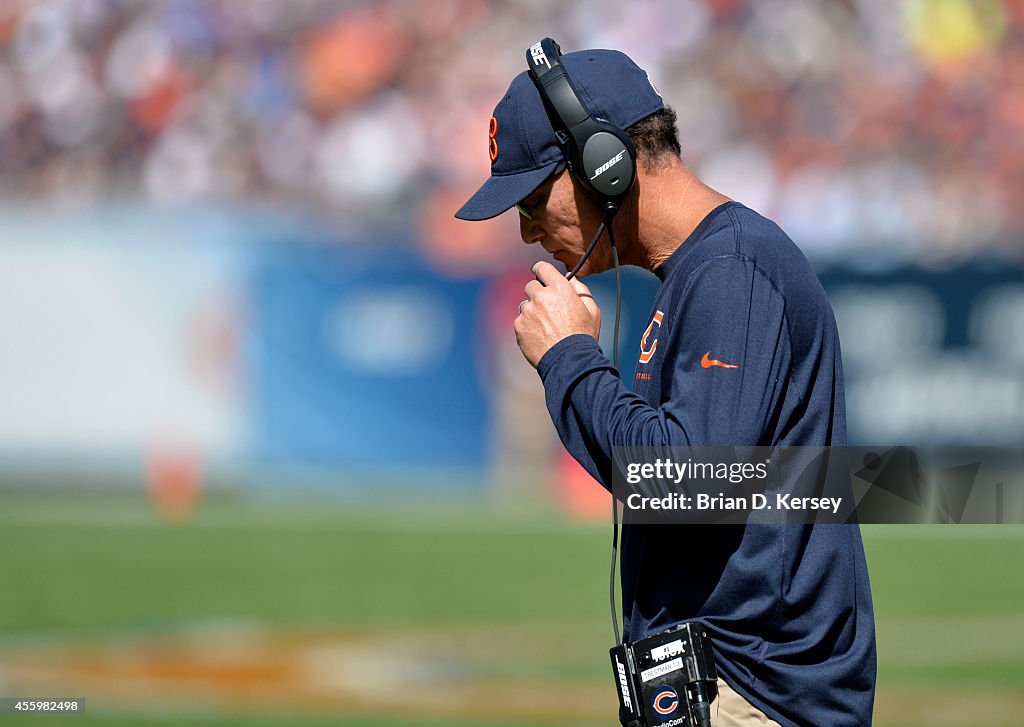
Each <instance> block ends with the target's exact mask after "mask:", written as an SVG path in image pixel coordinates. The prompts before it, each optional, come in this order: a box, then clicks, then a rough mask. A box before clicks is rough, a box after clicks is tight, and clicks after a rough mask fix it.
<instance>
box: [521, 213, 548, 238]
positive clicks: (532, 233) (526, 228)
mask: <svg viewBox="0 0 1024 727" xmlns="http://www.w3.org/2000/svg"><path fill="white" fill-rule="evenodd" d="M519 236H520V237H522V238H523V242H525V243H526V244H527V245H532V244H533V243H535V242H540V240H541V238H542V237H544V230H543V228H541V226H540V225H538V224H537V221H536V220H528V219H526V218H525V217H523V216H522V215H520V216H519Z"/></svg>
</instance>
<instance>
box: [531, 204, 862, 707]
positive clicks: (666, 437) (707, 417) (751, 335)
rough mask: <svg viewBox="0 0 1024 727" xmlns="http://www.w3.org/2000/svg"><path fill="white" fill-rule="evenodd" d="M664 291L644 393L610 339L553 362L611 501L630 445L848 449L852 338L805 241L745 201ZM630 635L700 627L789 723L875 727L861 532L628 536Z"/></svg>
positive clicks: (694, 242)
mask: <svg viewBox="0 0 1024 727" xmlns="http://www.w3.org/2000/svg"><path fill="white" fill-rule="evenodd" d="M655 273H656V274H657V275H658V277H659V278H660V279H661V280H662V286H661V288H660V289H659V291H658V293H657V296H656V297H655V300H654V303H653V308H652V313H651V325H650V327H649V328H648V329H647V331H646V332H645V334H644V337H643V340H642V341H641V347H640V358H639V363H638V365H637V374H636V380H635V382H634V387H633V390H632V391H630V390H628V389H627V388H626V387H625V386H624V385H623V383H622V381H621V380H620V379H619V377H618V374H617V373H616V371H615V370H614V368H613V367H612V364H611V362H610V361H609V360H608V359H607V357H606V356H605V355H604V354H603V352H602V351H601V349H600V347H599V346H598V344H597V342H596V341H595V340H594V339H593V338H591V337H589V336H585V335H574V336H570V337H568V338H566V339H564V340H562V341H560V342H559V343H557V344H556V345H555V346H553V347H552V348H551V349H550V350H549V351H548V352H547V353H546V354H545V355H544V356H543V358H542V359H541V361H540V362H539V364H538V367H537V368H538V372H539V374H540V376H541V379H542V381H543V382H544V390H545V395H546V399H547V405H548V410H549V411H550V413H551V417H552V420H553V421H554V424H555V427H556V428H557V430H558V433H559V436H560V437H561V439H562V442H563V443H564V445H565V446H566V448H567V449H568V450H569V452H570V453H571V454H572V455H573V456H574V457H575V458H576V459H577V460H578V461H579V462H580V463H581V464H582V465H583V466H584V467H585V468H586V469H587V470H588V471H589V472H590V473H591V474H592V475H593V476H594V477H595V478H597V479H598V480H599V481H601V482H602V483H603V484H604V485H605V486H606V487H608V488H609V489H610V488H611V485H612V448H613V447H618V446H630V447H631V446H642V447H659V446H674V445H680V446H711V445H751V446H754V445H758V446H775V445H778V446H827V445H832V446H844V445H845V444H846V419H845V416H846V415H845V408H844V399H843V374H842V361H841V357H840V351H839V337H838V333H837V330H836V325H835V320H834V318H833V315H832V310H831V307H830V306H829V303H828V299H827V297H826V295H825V292H824V290H823V289H822V287H821V284H820V283H819V281H818V279H817V277H816V276H815V275H814V272H813V270H812V269H811V267H810V265H809V264H808V262H807V260H806V258H805V257H804V256H803V254H802V253H801V252H800V250H799V249H798V248H797V247H796V245H795V244H794V243H793V242H792V241H791V240H790V239H789V237H787V236H786V234H785V233H784V232H783V231H782V230H781V229H779V227H778V226H776V225H775V224H774V223H772V222H771V221H769V220H767V219H765V218H764V217H762V216H760V215H758V214H757V213H755V212H753V211H751V210H749V209H747V208H746V207H744V206H742V205H740V204H737V203H735V202H728V203H725V204H723V205H721V206H719V207H717V208H716V209H715V210H713V211H712V212H711V213H710V214H709V215H708V216H707V217H706V218H705V219H704V220H703V221H702V222H701V224H700V225H699V226H698V227H697V229H695V230H694V231H693V233H692V234H691V235H690V236H689V238H687V240H686V241H685V242H684V243H683V244H682V245H680V247H679V248H678V249H677V250H676V251H675V253H673V254H672V256H671V257H670V258H669V259H668V260H666V261H665V263H664V264H663V265H662V266H661V267H660V268H659V269H657V270H656V271H655ZM621 580H622V601H623V633H624V636H625V638H626V639H627V640H628V641H636V640H638V639H642V638H645V637H647V636H650V635H652V634H654V633H658V632H660V631H662V630H664V629H666V628H668V627H670V626H672V625H674V624H676V623H679V622H681V621H686V620H690V619H699V620H701V621H702V622H703V623H705V624H706V625H707V626H708V628H709V629H710V632H711V635H712V638H713V641H714V648H715V655H716V663H717V665H718V669H719V672H720V674H721V676H722V678H723V679H725V681H726V682H728V683H729V685H730V686H732V687H733V688H734V689H736V691H738V692H739V693H740V694H742V695H743V696H744V697H746V698H747V699H748V700H749V701H750V702H751V703H752V704H754V705H755V706H757V707H758V708H759V709H761V710H762V711H764V712H765V713H766V714H767V715H769V716H770V717H771V718H772V719H775V720H776V721H778V722H779V723H781V724H783V725H787V726H791V725H801V726H803V725H813V726H815V727H820V726H823V725H828V726H829V727H846V726H847V725H849V726H850V727H852V726H854V725H856V726H857V727H863V725H869V724H870V723H871V714H872V705H873V701H874V685H875V664H876V658H875V636H874V617H873V613H872V606H871V592H870V586H869V583H868V574H867V563H866V560H865V557H864V547H863V544H862V542H861V537H860V530H859V528H858V527H857V526H856V525H754V524H748V525H746V526H742V525H643V524H637V523H629V522H627V523H625V524H624V526H623V530H622V572H621Z"/></svg>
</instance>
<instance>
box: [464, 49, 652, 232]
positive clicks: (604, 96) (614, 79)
mask: <svg viewBox="0 0 1024 727" xmlns="http://www.w3.org/2000/svg"><path fill="white" fill-rule="evenodd" d="M562 63H563V64H564V65H565V68H566V71H567V73H568V74H569V78H570V80H571V81H572V84H573V86H575V87H576V90H577V92H578V93H579V95H580V100H581V101H583V104H584V106H586V107H587V109H588V110H589V111H590V112H591V113H592V114H593V115H594V116H597V117H600V118H602V119H605V120H606V121H610V122H611V123H613V124H615V125H616V126H619V127H620V128H622V129H625V128H626V127H627V126H632V125H633V124H635V123H636V122H637V121H640V119H643V118H646V117H648V116H650V115H651V114H653V113H655V112H656V111H659V110H660V109H662V108H664V107H665V104H664V103H663V102H662V100H661V95H660V94H659V93H658V91H657V89H655V88H654V85H653V84H652V83H651V79H650V78H648V77H647V72H646V71H644V70H643V69H642V68H640V67H639V66H638V65H637V64H636V63H634V62H633V61H632V60H630V58H629V56H627V55H626V54H624V53H620V52H619V51H614V50H584V51H577V52H575V53H566V54H565V55H563V56H562ZM489 151H490V155H491V176H490V177H489V178H488V179H487V181H486V182H484V183H483V185H482V186H481V187H480V189H478V190H477V191H476V193H475V194H474V195H473V196H472V197H470V198H469V201H468V202H466V204H464V205H462V208H461V209H460V210H459V211H458V212H456V213H455V216H456V217H458V218H459V219H460V220H487V219H490V218H491V217H497V216H498V215H500V214H501V213H502V212H504V211H505V210H507V209H510V208H511V207H512V206H513V205H515V204H516V203H517V202H520V201H522V200H524V199H526V198H527V197H529V196H530V194H531V193H532V192H533V191H534V190H535V189H537V187H539V186H540V185H541V184H542V183H543V182H544V180H545V179H547V178H548V177H549V176H550V175H551V173H552V172H554V171H555V167H557V166H558V164H559V163H560V162H563V161H565V155H564V154H563V153H562V149H561V147H560V146H559V145H558V141H557V139H556V138H555V130H554V128H553V127H552V126H551V121H550V119H549V118H548V114H547V111H545V110H544V102H543V101H541V97H540V92H539V91H538V90H537V87H536V85H534V83H533V80H532V79H531V78H530V75H529V73H527V72H526V71H523V72H522V73H520V74H519V75H518V76H516V77H515V79H514V80H513V81H512V85H510V86H509V87H508V91H507V92H506V93H505V97H504V98H503V99H502V100H501V101H500V102H498V105H497V106H496V107H495V108H494V116H492V117H491V123H490V129H489Z"/></svg>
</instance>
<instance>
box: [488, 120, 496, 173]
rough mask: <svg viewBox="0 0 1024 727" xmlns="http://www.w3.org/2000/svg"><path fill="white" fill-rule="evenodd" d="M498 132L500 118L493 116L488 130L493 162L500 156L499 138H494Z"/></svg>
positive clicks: (489, 149) (489, 148) (489, 147)
mask: <svg viewBox="0 0 1024 727" xmlns="http://www.w3.org/2000/svg"><path fill="white" fill-rule="evenodd" d="M497 133H498V120H497V119H496V118H494V117H493V116H492V117H491V126H490V129H489V130H488V131H487V150H488V151H489V152H490V153H491V161H492V162H493V161H494V160H495V159H497V158H498V140H497V139H495V138H494V135H495V134H497Z"/></svg>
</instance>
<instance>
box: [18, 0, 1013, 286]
mask: <svg viewBox="0 0 1024 727" xmlns="http://www.w3.org/2000/svg"><path fill="white" fill-rule="evenodd" d="M544 35H551V36H553V37H555V38H556V39H557V40H558V41H559V43H560V44H561V46H562V48H563V50H565V51H571V50H575V49H580V48H585V47H612V48H619V49H621V50H624V51H625V52H627V53H628V54H630V55H631V56H632V57H633V58H634V59H635V60H636V61H637V62H638V63H639V64H640V65H641V66H642V67H644V68H646V69H647V70H648V72H649V75H650V77H651V79H652V80H653V81H654V82H655V84H656V85H657V87H658V89H659V90H660V92H661V93H662V95H663V96H664V98H665V100H666V102H667V103H669V104H670V105H672V106H673V107H674V108H675V109H676V110H677V112H678V114H679V122H680V132H681V140H682V146H683V156H684V160H685V161H686V163H687V164H688V165H690V166H691V167H692V168H694V169H695V170H696V171H697V172H698V173H699V174H700V175H702V176H703V177H704V178H705V179H706V180H707V181H708V182H709V183H711V184H712V186H715V187H717V188H718V189H720V190H721V191H722V192H724V193H725V194H727V195H729V196H731V197H733V198H735V199H738V200H739V201H741V202H744V203H745V204H747V205H748V206H750V207H753V208H754V209H757V210H758V211H760V212H762V213H764V214H766V215H768V216H769V217H771V218H773V219H775V220H776V221H778V222H779V223H780V224H781V225H782V226H783V227H784V228H785V229H786V230H787V231H788V232H789V233H790V234H791V235H792V236H793V237H794V239H796V240H797V242H798V243H799V244H801V245H802V246H803V247H804V248H805V249H806V250H807V251H808V252H809V253H810V254H812V255H818V256H825V257H827V256H848V255H851V254H857V255H862V254H865V253H867V254H874V253H875V252H877V253H878V254H879V255H884V256H886V257H889V258H912V259H914V260H916V261H919V262H926V263H927V262H929V261H932V260H937V261H948V260H949V259H951V258H958V257H964V256H968V255H972V254H975V253H977V252H979V251H992V250H995V251H998V252H999V253H1000V254H1007V255H1011V256H1019V255H1021V250H1022V249H1024V204H1022V202H1024V0H906V1H905V2H892V1H891V0H673V1H672V2H669V1H667V0H666V1H664V2H657V1H655V0H631V1H630V2H621V0H578V1H575V2H564V3H549V2H540V1H539V0H518V1H516V2H501V1H499V0H430V2H408V1H406V0H391V1H380V2H339V1H331V0H35V1H32V0H21V1H19V0H5V2H3V3H2V4H0V165H2V168H3V175H2V176H0V205H3V206H4V207H7V208H18V209H22V208H26V207H28V208H31V207H40V208H43V209H44V210H52V209H60V210H65V209H78V208H83V207H93V206H97V205H107V204H111V203H120V202H124V201H128V202H131V203H135V202H139V201H142V202H145V203H147V204H151V203H155V204H161V205H163V204H170V205H185V206H187V205H191V204H202V205H206V204H214V205H227V206H230V207H238V208H241V209H251V208H256V209H260V210H271V211H280V212H281V213H284V214H288V215H297V216H299V217H300V218H302V219H308V220H310V221H315V222H316V223H317V224H323V225H327V226H330V227H334V228H336V229H338V230H340V231H344V232H345V233H346V234H348V235H349V236H351V237H355V238H362V239H369V240H372V239H373V238H374V236H375V235H383V234H388V235H394V236H398V237H404V239H408V240H414V241H415V243H411V244H416V245H420V246H422V249H423V251H424V252H425V254H427V255H428V256H429V257H430V258H431V259H433V260H435V261H437V263H438V264H439V265H442V266H444V267H445V269H446V270H449V271H452V272H469V273H475V272H478V271H494V270H497V269H501V268H502V267H503V266H507V265H509V264H511V263H513V262H515V263H516V264H518V263H519V262H521V260H522V259H523V255H524V253H523V252H522V248H523V246H522V245H510V244H507V243H505V244H502V243H500V242H496V241H495V238H497V237H501V238H503V239H504V238H508V237H511V238H513V239H514V237H515V235H516V234H517V227H516V222H515V220H513V219H511V215H506V216H504V217H503V218H500V219H499V220H497V221H494V222H493V223H488V224H482V225H473V224H469V223H461V222H458V221H456V220H453V219H452V213H453V212H454V210H455V209H456V208H457V207H458V206H459V205H460V204H461V202H462V201H463V200H464V199H465V198H466V197H467V196H468V195H469V194H470V193H471V192H472V191H473V190H474V189H475V187H476V186H477V185H478V184H479V183H480V182H481V181H482V180H483V179H484V177H485V176H486V175H487V173H488V169H489V166H488V165H489V157H488V151H487V126H488V121H489V119H490V116H491V110H492V108H493V107H494V105H495V103H496V102H497V100H498V98H499V97H500V95H501V93H502V92H503V91H504V89H505V88H506V86H507V84H508V82H509V81H510V79H511V78H512V77H513V76H514V75H515V74H516V73H518V72H520V71H521V70H523V69H524V68H525V59H524V53H525V50H526V48H527V47H528V46H529V45H530V44H531V43H532V42H534V41H535V40H537V39H539V38H540V37H542V36H544Z"/></svg>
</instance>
